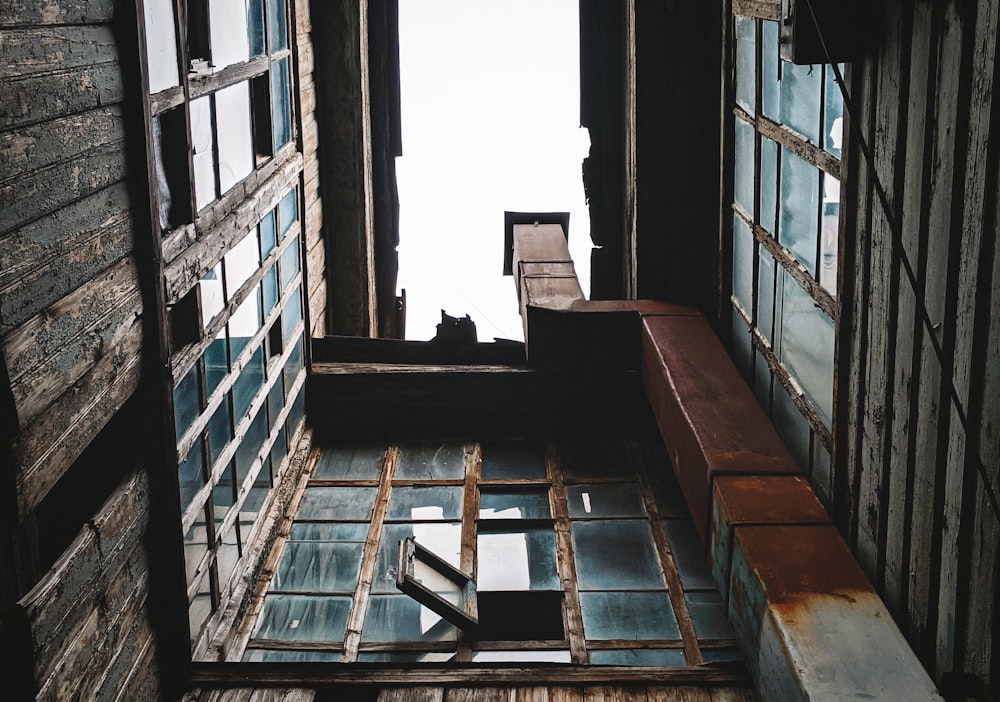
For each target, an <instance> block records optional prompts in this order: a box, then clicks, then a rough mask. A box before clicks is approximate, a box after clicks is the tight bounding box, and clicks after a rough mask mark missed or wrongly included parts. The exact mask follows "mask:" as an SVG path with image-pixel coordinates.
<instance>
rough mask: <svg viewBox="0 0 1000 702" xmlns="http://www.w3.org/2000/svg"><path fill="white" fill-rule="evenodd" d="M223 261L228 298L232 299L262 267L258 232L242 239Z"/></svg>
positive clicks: (253, 232)
mask: <svg viewBox="0 0 1000 702" xmlns="http://www.w3.org/2000/svg"><path fill="white" fill-rule="evenodd" d="M223 261H224V262H225V269H224V270H225V273H226V296H227V298H232V297H233V295H235V294H236V291H237V290H239V289H240V288H241V287H242V286H243V283H245V282H247V280H249V279H250V276H252V275H253V274H254V273H256V272H257V268H258V267H260V254H259V253H258V252H257V236H256V232H255V231H251V232H250V233H249V234H247V235H246V236H245V237H243V238H242V239H240V242H239V243H238V244H236V246H234V247H233V248H231V249H230V250H229V253H227V254H226V255H225V257H224V258H223Z"/></svg>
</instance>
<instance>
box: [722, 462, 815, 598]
mask: <svg viewBox="0 0 1000 702" xmlns="http://www.w3.org/2000/svg"><path fill="white" fill-rule="evenodd" d="M830 523H832V522H831V519H830V516H829V515H828V514H827V513H826V510H825V509H824V508H823V505H822V504H820V501H819V499H818V498H817V497H816V494H815V493H814V492H813V491H812V488H811V487H809V483H808V482H807V481H806V480H805V479H804V478H802V477H800V476H793V475H775V476H723V477H719V478H716V480H715V483H714V484H713V486H712V521H711V524H710V527H709V543H708V553H709V561H710V562H711V566H712V575H713V577H714V578H715V581H716V582H717V583H718V584H719V588H720V590H721V592H722V596H723V598H725V597H727V596H728V594H729V564H730V559H731V558H732V540H733V533H734V530H735V529H736V527H738V526H743V525H760V524H830Z"/></svg>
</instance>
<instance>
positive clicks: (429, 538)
mask: <svg viewBox="0 0 1000 702" xmlns="http://www.w3.org/2000/svg"><path fill="white" fill-rule="evenodd" d="M372 489H374V488H372ZM410 536H413V537H415V538H416V540H417V543H418V544H420V545H421V546H423V547H424V548H426V549H427V550H428V551H432V552H433V553H434V554H435V555H436V556H438V557H440V558H441V560H443V561H445V562H447V563H449V564H451V565H452V566H454V567H455V568H458V567H459V565H460V563H461V548H462V524H461V522H439V523H431V524H386V525H384V526H383V527H382V538H381V539H380V540H379V544H378V553H377V554H376V556H375V576H374V579H373V581H372V592H387V593H393V592H397V590H396V575H397V568H398V565H399V542H400V541H402V540H403V539H406V538H407V537H410Z"/></svg>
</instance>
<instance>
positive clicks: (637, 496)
mask: <svg viewBox="0 0 1000 702" xmlns="http://www.w3.org/2000/svg"><path fill="white" fill-rule="evenodd" d="M566 501H567V504H568V507H569V516H570V517H645V516H646V509H645V506H644V505H643V502H642V493H641V492H639V486H638V485H636V484H635V483H606V484H600V485H570V486H568V487H567V488H566Z"/></svg>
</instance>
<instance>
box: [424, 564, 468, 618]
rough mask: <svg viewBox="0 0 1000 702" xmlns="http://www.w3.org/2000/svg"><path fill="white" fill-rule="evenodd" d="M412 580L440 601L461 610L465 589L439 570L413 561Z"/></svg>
mask: <svg viewBox="0 0 1000 702" xmlns="http://www.w3.org/2000/svg"><path fill="white" fill-rule="evenodd" d="M412 578H413V580H414V581H415V582H417V583H418V584H419V585H421V586H422V587H423V588H424V589H426V590H428V591H430V592H433V593H434V594H435V595H437V596H438V597H440V598H441V599H442V600H444V601H445V602H447V603H448V604H450V605H452V606H453V607H455V608H457V609H459V610H461V609H462V603H463V601H464V600H465V587H464V585H463V584H459V583H457V582H455V581H454V580H452V579H451V578H447V577H445V576H444V575H443V574H442V573H441V572H440V571H439V570H437V569H435V568H432V567H431V566H430V565H428V564H427V563H424V562H423V561H421V560H420V559H419V558H416V559H414V561H413V572H412Z"/></svg>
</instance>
